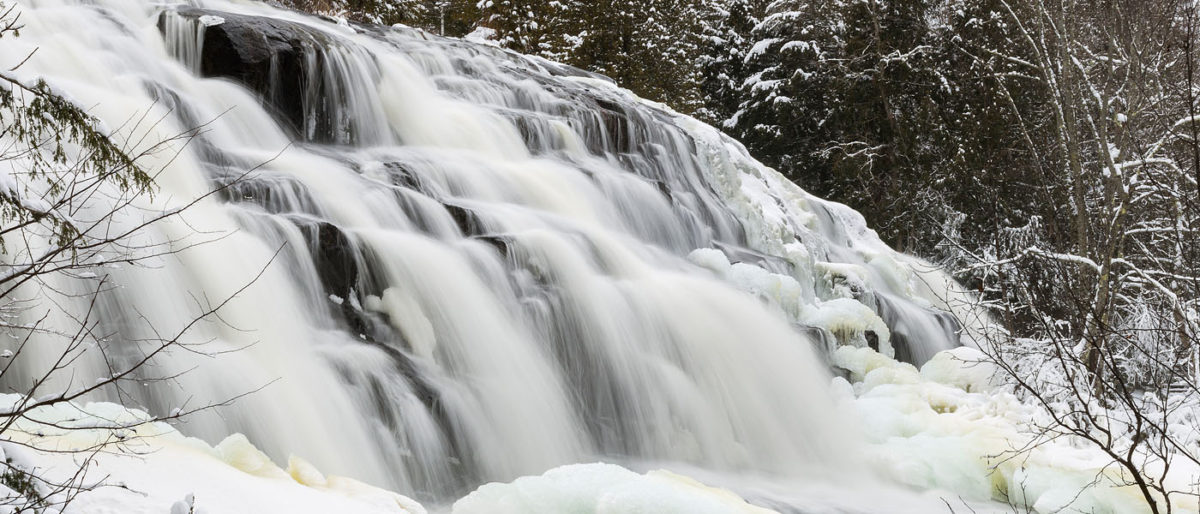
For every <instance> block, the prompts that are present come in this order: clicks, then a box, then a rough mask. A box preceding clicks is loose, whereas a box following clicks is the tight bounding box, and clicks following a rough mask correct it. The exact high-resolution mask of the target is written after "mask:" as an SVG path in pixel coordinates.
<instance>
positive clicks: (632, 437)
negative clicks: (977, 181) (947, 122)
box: [0, 0, 959, 502]
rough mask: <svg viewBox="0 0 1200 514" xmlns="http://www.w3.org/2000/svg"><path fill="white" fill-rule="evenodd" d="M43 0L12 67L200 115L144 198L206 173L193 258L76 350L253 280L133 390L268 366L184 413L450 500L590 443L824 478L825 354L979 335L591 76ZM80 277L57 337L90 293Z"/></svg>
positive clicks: (602, 451)
mask: <svg viewBox="0 0 1200 514" xmlns="http://www.w3.org/2000/svg"><path fill="white" fill-rule="evenodd" d="M22 5H23V15H22V21H23V22H24V24H25V25H26V28H25V29H23V30H22V35H21V37H20V38H18V39H16V40H14V41H9V42H6V44H5V45H4V46H3V47H2V50H0V55H3V56H4V57H5V58H6V61H5V62H19V61H21V59H22V58H23V57H24V56H25V55H26V54H27V53H29V51H31V50H32V49H33V48H38V51H37V53H36V54H35V57H34V58H32V59H30V60H29V62H28V63H26V65H25V66H23V67H21V68H20V69H19V70H18V71H17V72H15V73H19V74H24V75H27V76H39V77H44V78H45V79H46V80H47V81H48V82H49V83H51V84H52V85H54V86H55V87H56V88H59V89H61V90H63V91H69V92H70V94H71V96H72V98H73V99H74V100H75V101H76V102H77V103H78V104H79V105H83V106H88V107H89V108H91V109H92V111H93V112H94V113H95V115H96V116H97V117H99V118H100V119H101V120H103V121H104V122H105V124H107V125H108V126H112V127H120V126H129V123H130V122H129V120H131V119H134V120H137V119H141V120H150V121H152V122H153V123H144V124H142V125H140V126H138V130H137V131H136V135H124V136H122V137H125V138H127V139H128V144H129V145H130V146H131V147H133V148H139V145H146V144H149V143H150V142H152V141H161V140H165V139H168V138H170V137H172V136H173V135H176V134H179V133H183V132H186V131H188V130H190V129H194V128H196V127H203V129H202V130H201V131H200V133H199V135H197V136H196V138H195V139H194V140H191V141H190V142H188V144H187V145H186V146H182V145H180V146H178V147H177V148H176V151H173V152H166V153H156V154H153V155H150V156H148V157H147V159H148V160H147V162H146V165H147V167H148V168H149V169H154V170H160V171H161V172H160V173H159V175H158V177H157V183H158V186H159V188H160V191H159V192H158V193H157V194H156V195H154V197H153V198H152V199H150V198H146V199H142V200H141V202H142V203H141V204H139V205H137V206H136V207H138V210H133V209H132V208H131V212H130V214H129V216H128V219H124V220H123V221H122V222H123V223H128V224H136V223H137V221H138V220H139V219H142V218H141V216H146V215H148V214H146V213H149V212H161V211H163V210H164V209H171V208H177V207H180V206H183V205H187V204H189V202H191V201H192V200H194V199H197V198H202V200H201V201H199V202H198V203H196V204H195V205H193V206H191V207H189V208H188V209H186V210H185V211H183V214H182V215H181V216H180V217H178V218H174V219H171V220H168V221H166V222H163V223H159V224H156V225H154V226H153V227H152V231H151V234H149V235H147V236H146V237H149V238H154V239H155V240H156V241H158V242H168V243H169V244H171V245H172V247H173V248H177V249H179V250H180V251H179V252H178V253H173V254H169V255H163V256H161V257H158V258H156V259H154V260H153V262H152V265H139V266H132V265H122V264H111V263H97V264H96V270H95V273H96V276H98V277H103V278H104V279H105V280H106V281H107V282H108V283H110V284H116V285H117V287H112V288H107V289H104V290H103V291H102V292H101V293H100V296H99V298H98V301H97V302H96V315H95V317H96V319H97V320H98V322H99V323H100V325H101V326H100V327H99V329H98V330H97V333H102V334H105V336H104V337H105V338H106V340H107V341H110V342H112V344H113V347H115V348H118V349H121V351H119V352H118V354H117V355H106V356H101V355H99V354H98V352H93V353H92V354H89V355H88V356H87V358H85V359H81V360H80V361H79V362H78V363H77V364H76V366H77V367H78V370H79V371H78V373H77V374H78V375H80V376H86V375H89V374H90V375H95V376H99V375H103V374H104V373H106V369H107V368H106V367H105V359H117V360H118V361H119V360H121V359H124V360H126V361H129V360H132V359H136V358H137V356H138V355H139V354H140V352H143V351H145V350H144V349H143V348H139V346H138V345H139V344H140V343H139V341H143V340H146V339H148V338H150V337H151V336H152V335H153V331H158V332H162V333H171V332H173V331H176V330H178V329H180V328H181V327H182V326H185V325H186V324H187V323H189V322H190V321H191V320H193V319H194V318H195V317H196V316H197V315H198V313H199V312H201V311H202V309H203V307H202V305H203V302H204V299H209V300H213V299H222V298H227V297H230V296H231V295H234V293H236V295H235V296H234V297H233V298H232V300H231V301H230V302H229V303H228V304H227V305H226V306H224V307H223V308H222V309H221V310H220V320H219V322H218V321H217V320H208V321H205V322H204V323H202V324H200V325H199V326H197V327H196V328H195V329H194V330H192V331H190V332H189V333H188V336H187V337H188V340H187V342H188V343H189V344H193V345H196V347H198V348H203V349H204V350H205V351H202V352H191V351H184V350H180V349H172V350H171V351H169V352H167V353H166V354H164V355H163V356H161V357H159V358H157V359H156V360H155V366H154V372H155V373H157V374H160V375H163V374H167V375H178V378H176V379H174V380H172V381H169V382H162V383H157V384H154V385H153V387H146V388H144V389H143V390H132V391H124V394H126V395H128V396H127V398H129V399H130V401H132V402H133V403H135V404H137V405H138V406H140V407H143V408H145V409H147V410H148V411H150V412H157V413H162V412H170V411H171V410H172V409H175V408H179V407H181V406H184V405H195V404H204V403H205V402H221V401H224V400H225V399H228V398H231V397H234V396H238V395H242V394H244V393H247V392H251V391H253V392H252V393H251V394H248V395H246V396H244V397H240V398H238V399H237V400H236V401H235V402H233V403H232V404H231V405H229V406H227V407H224V408H221V409H218V410H215V411H205V412H202V413H199V414H197V415H195V416H192V417H189V418H188V419H187V420H186V421H185V422H183V423H182V424H181V425H180V430H181V431H183V432H184V433H186V434H188V435H193V436H197V437H201V438H204V439H208V440H219V439H220V438H221V437H223V436H225V435H227V434H229V433H232V432H242V433H245V434H246V435H247V436H248V437H249V438H250V440H252V441H254V442H255V444H256V445H258V446H259V447H261V448H262V449H263V450H264V451H266V452H267V453H269V454H270V455H272V456H273V457H275V458H277V459H282V458H285V457H286V456H287V455H288V454H290V453H291V454H297V455H301V456H303V457H304V458H306V459H308V460H310V461H312V462H314V463H315V464H317V465H318V466H319V467H320V468H321V469H323V470H325V471H327V472H331V473H337V474H343V475H348V476H352V477H355V478H358V479H361V480H365V481H368V482H372V483H375V484H379V485H384V486H388V487H392V488H395V489H397V490H399V491H401V492H404V493H406V494H411V495H413V496H414V497H417V498H419V499H422V500H427V501H434V502H437V501H445V500H448V499H453V498H455V497H457V496H459V495H461V494H463V493H464V492H466V491H469V490H471V489H473V488H474V487H476V486H478V485H479V484H481V483H483V482H485V481H491V480H508V479H511V478H513V477H516V476H519V475H524V474H536V473H541V472H543V471H545V470H546V469H549V468H551V467H554V466H557V465H561V464H566V463H574V462H587V461H594V460H609V461H618V462H632V463H636V462H656V463H679V464H680V465H686V466H689V467H694V468H696V469H705V470H711V471H712V472H714V473H742V472H745V473H753V474H763V475H770V476H785V477H786V476H803V475H805V474H806V473H809V474H811V473H814V472H821V473H824V472H828V471H829V470H838V469H844V468H848V467H852V466H853V462H852V459H850V458H849V457H848V456H849V455H851V454H853V452H854V451H855V450H854V447H855V444H856V443H855V436H854V427H853V424H852V422H851V421H850V420H849V419H845V418H844V417H843V416H842V414H840V413H839V411H838V410H837V409H836V408H834V406H833V404H832V401H831V399H830V397H829V392H828V386H829V382H830V378H831V377H832V376H833V375H832V374H831V371H830V369H829V367H828V365H827V364H826V362H827V359H826V352H827V351H828V350H829V349H830V347H832V346H833V345H837V344H857V345H871V346H874V347H877V348H880V350H881V351H884V352H894V354H895V355H897V356H898V357H900V358H906V359H909V360H911V361H913V362H915V363H917V364H920V362H923V361H924V360H926V359H928V358H930V357H931V356H932V355H933V354H934V353H936V352H937V351H938V350H940V349H945V348H951V347H954V346H957V345H958V344H959V343H958V340H957V335H956V333H957V331H958V330H957V327H956V326H955V325H954V324H953V323H952V322H950V321H948V319H949V318H948V317H947V316H946V315H945V314H943V313H941V311H939V310H938V309H937V307H938V306H939V305H941V304H940V303H939V300H938V298H937V297H936V295H933V294H930V289H929V288H928V287H924V286H922V285H921V284H919V282H921V280H922V278H921V277H922V274H921V272H920V271H916V268H917V267H918V265H917V263H916V261H915V259H912V258H910V257H905V256H902V255H899V254H897V253H895V252H893V251H892V250H890V249H888V248H887V247H886V246H885V245H884V244H883V243H881V242H880V241H879V239H878V237H876V236H875V234H874V233H873V232H871V231H870V230H869V229H868V228H867V227H866V226H865V224H864V223H863V221H862V218H861V216H859V215H858V214H857V213H855V212H853V211H852V210H850V209H849V208H847V207H845V206H841V205H837V204H833V203H829V202H825V201H823V200H820V199H818V198H814V197H812V196H809V195H808V194H807V193H805V192H803V191H802V190H801V189H800V188H799V187H797V186H795V185H793V184H791V183H789V182H787V181H786V180H785V179H783V178H782V177H780V176H779V175H778V174H777V173H775V172H774V171H772V170H770V169H768V168H765V167H764V166H762V165H761V164H759V163H757V162H756V161H754V160H753V159H752V158H751V157H749V156H748V155H747V154H746V152H745V150H744V149H743V148H742V147H741V146H740V145H739V144H737V143H736V142H734V141H732V140H730V139H729V138H727V137H725V136H722V135H720V134H719V133H718V132H717V131H716V130H715V129H712V128H711V127H707V126H704V125H702V124H700V123H699V122H696V121H695V120H692V119H690V118H688V117H686V116H682V115H679V114H676V113H673V112H671V111H670V110H669V109H667V108H665V107H663V106H658V105H654V104H652V103H650V102H646V101H642V100H639V99H637V98H636V97H634V96H633V95H631V94H630V93H628V92H627V91H624V90H622V89H620V88H618V87H616V86H615V85H613V84H612V83H611V82H609V81H608V80H607V79H604V78H602V77H598V76H595V75H592V74H589V73H586V72H583V71H581V70H576V69H572V68H569V67H566V66H562V65H558V64H554V63H550V62H546V61H544V60H539V59H533V58H529V57H525V56H521V55H518V54H515V53H511V52H507V51H504V50H501V49H498V48H493V47H489V46H483V45H478V44H472V43H467V42H464V41H459V40H453V39H445V38H440V37H435V36H432V35H430V34H427V33H425V32H422V31H419V30H415V29H410V28H406V27H400V26H397V27H394V28H383V27H374V26H366V25H357V24H348V23H346V22H344V21H338V20H329V19H321V18H317V17H313V16H308V15H302V14H299V13H295V12H290V11H284V10H280V9H275V8H271V7H268V6H265V5H262V4H257V3H250V2H239V1H226V0H212V1H209V0H204V1H201V2H198V3H196V4H193V5H188V6H184V5H172V6H163V5H161V4H158V3H153V2H137V1H132V0H128V1H123V0H96V1H88V2H70V1H63V0H28V1H25V2H23V4H22ZM155 120H157V121H155ZM214 190H216V191H218V194H216V195H210V196H205V195H206V194H207V193H209V192H211V191H214ZM54 280H55V285H56V289H57V290H60V291H86V290H88V288H89V287H90V285H89V284H92V283H93V282H94V281H95V280H97V278H94V277H88V278H80V277H58V278H55V279H54ZM247 286H248V287H247ZM242 288H245V289H244V290H242ZM41 294H50V293H45V292H43V293H41ZM60 300H61V301H62V302H64V304H65V305H67V306H68V307H67V308H66V309H64V312H65V313H60V314H56V315H54V316H52V317H51V319H50V320H49V322H50V323H52V324H56V326H59V327H62V328H64V329H66V328H68V327H70V326H71V322H72V320H71V316H69V315H68V314H69V313H76V314H78V313H80V312H84V311H86V309H87V308H88V306H87V305H84V304H82V302H81V301H80V300H79V299H73V298H70V297H66V298H62V299H60ZM71 302H75V303H77V304H78V305H75V304H72V303H71ZM846 302H849V303H848V304H847V303H846ZM845 305H855V306H857V307H855V308H856V309H859V310H853V309H852V310H850V311H847V310H845V309H844V308H843V307H844V306H845ZM863 309H865V310H863ZM885 325H886V328H883V327H884V326H885ZM4 344H8V341H6V342H5V343H4ZM55 350H56V347H55V346H54V345H53V344H50V343H47V344H45V345H37V349H36V350H34V351H31V353H29V354H27V355H23V356H22V358H23V362H21V369H20V370H18V373H15V374H14V375H13V378H11V380H12V384H19V383H21V382H20V381H21V380H23V379H26V378H27V377H28V376H29V375H32V374H34V373H37V370H39V369H41V368H42V367H44V366H46V365H47V363H48V362H50V359H53V358H54V357H55V355H56V352H55ZM21 373H25V374H26V375H25V376H22V377H17V376H16V375H19V374H21ZM6 378H7V377H6ZM13 387H16V386H15V385H14V386H13ZM109 394H113V392H112V391H109Z"/></svg>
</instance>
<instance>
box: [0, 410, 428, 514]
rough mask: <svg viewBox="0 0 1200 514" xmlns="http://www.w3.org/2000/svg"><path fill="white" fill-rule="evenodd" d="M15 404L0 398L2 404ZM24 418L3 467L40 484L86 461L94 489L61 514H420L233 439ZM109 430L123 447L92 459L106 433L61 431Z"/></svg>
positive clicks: (68, 417) (110, 418)
mask: <svg viewBox="0 0 1200 514" xmlns="http://www.w3.org/2000/svg"><path fill="white" fill-rule="evenodd" d="M20 400H21V398H20V397H18V396H14V395H5V396H3V397H0V402H2V403H6V404H15V403H16V402H19V401H20ZM30 418H31V419H37V420H38V421H39V422H33V421H31V420H30V419H23V420H20V421H19V422H18V423H16V424H15V425H14V426H13V428H11V429H10V430H8V431H7V432H5V434H4V435H5V438H6V439H7V440H8V441H10V442H5V443H0V449H2V450H3V452H4V454H5V455H6V456H7V457H8V458H9V459H10V462H17V463H19V465H20V466H22V468H23V469H37V470H38V473H39V476H42V477H44V478H46V479H50V480H64V479H67V478H68V477H70V476H72V475H73V474H75V473H76V472H77V471H78V470H79V469H80V467H79V466H80V463H81V462H82V459H83V458H85V457H92V462H91V464H89V466H88V470H87V473H86V475H84V476H83V477H82V482H81V483H91V484H100V486H99V487H95V488H93V489H92V490H88V491H83V492H80V493H79V494H78V496H76V497H75V498H74V500H73V501H72V502H71V504H70V506H69V508H68V509H67V510H66V512H67V513H68V514H71V513H76V514H84V513H88V514H99V513H122V514H162V513H165V512H171V513H175V512H185V513H190V514H200V513H204V514H233V513H258V512H286V513H289V514H307V513H312V514H328V513H330V512H353V513H362V514H425V509H424V508H422V507H421V506H420V505H419V504H418V503H416V502H415V501H413V500H411V499H409V498H406V497H403V496H400V495H398V494H395V493H392V492H389V491H385V490H383V489H378V488H376V487H372V486H369V485H367V484H363V483H361V482H357V481H355V480H351V479H348V478H342V477H336V476H329V477H326V476H325V475H323V474H321V472H320V471H318V470H316V468H315V467H313V466H312V465H311V464H308V463H307V462H305V461H303V460H302V459H300V458H298V457H294V458H292V459H290V460H289V465H288V471H284V470H282V469H280V468H279V467H278V466H277V465H275V464H274V463H273V462H272V461H271V460H270V459H269V458H268V457H267V456H266V455H265V454H264V453H262V451H260V450H258V449H257V448H256V447H254V445H253V444H251V443H250V441H249V440H248V439H246V437H245V436H243V435H241V434H234V435H231V436H229V437H228V438H226V439H225V440H224V441H222V442H221V443H220V444H218V445H217V446H215V447H213V446H209V445H208V444H206V443H205V442H203V441H201V440H199V439H193V438H189V437H185V436H183V435H181V434H180V433H179V432H177V431H175V430H174V429H173V428H171V427H170V426H168V425H166V424H164V423H158V422H146V421H148V420H151V419H152V418H151V416H150V415H149V414H147V413H145V412H141V411H137V410H134V409H129V408H126V407H123V406H120V405H117V404H112V403H89V404H86V405H76V404H68V403H63V404H59V405H57V406H54V407H47V408H39V409H37V410H35V411H34V412H32V413H30ZM139 421H141V422H144V423H143V424H138V422H139ZM113 422H123V423H132V424H133V425H131V429H129V430H124V432H126V433H127V434H129V436H130V437H127V438H126V440H125V441H124V442H123V443H122V444H121V445H120V446H111V445H110V446H108V447H107V448H106V451H104V452H100V453H94V452H93V451H90V450H88V449H94V448H95V447H96V446H95V445H96V444H99V443H101V442H104V441H111V439H110V437H111V436H112V435H113V434H114V433H115V432H114V431H113V430H109V429H65V428H63V427H87V426H99V425H111V424H112V423H113ZM51 425H54V426H51ZM14 443H15V444H14ZM118 484H119V485H120V487H115V486H116V485H118ZM0 494H3V491H0Z"/></svg>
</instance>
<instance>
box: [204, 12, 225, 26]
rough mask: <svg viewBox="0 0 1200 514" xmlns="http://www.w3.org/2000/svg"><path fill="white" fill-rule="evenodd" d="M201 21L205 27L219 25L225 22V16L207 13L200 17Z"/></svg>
mask: <svg viewBox="0 0 1200 514" xmlns="http://www.w3.org/2000/svg"><path fill="white" fill-rule="evenodd" d="M200 23H201V24H203V25H204V26H205V27H215V26H217V25H220V24H222V23H225V18H222V17H220V16H213V15H211V14H206V15H204V16H201V17H200Z"/></svg>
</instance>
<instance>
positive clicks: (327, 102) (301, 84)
mask: <svg viewBox="0 0 1200 514" xmlns="http://www.w3.org/2000/svg"><path fill="white" fill-rule="evenodd" d="M173 14H174V15H178V16H180V17H182V18H184V19H188V20H191V21H192V22H193V23H196V24H202V22H201V21H200V17H202V16H206V15H207V16H216V17H219V18H221V19H222V20H224V21H223V22H222V23H218V24H214V25H209V26H206V27H204V28H203V51H202V53H201V55H200V63H199V71H200V75H201V76H203V77H218V78H225V79H229V80H232V81H235V82H237V83H239V84H241V85H243V86H245V87H246V88H247V89H250V90H251V91H254V92H255V93H257V94H258V96H259V98H260V99H261V100H262V102H263V105H264V106H266V107H267V108H268V109H269V110H271V111H273V114H274V115H275V117H276V119H277V121H279V123H280V124H281V125H283V126H284V128H285V129H286V130H289V131H290V132H292V134H293V135H294V136H295V137H296V138H298V139H303V140H307V141H313V142H318V143H338V144H352V143H355V142H356V141H357V139H359V138H360V137H362V136H364V135H363V134H356V133H355V126H356V125H355V123H354V120H353V119H351V118H352V116H351V115H350V113H348V112H347V111H346V109H345V106H344V105H342V104H343V103H344V100H345V99H344V98H342V95H343V92H344V91H345V90H346V89H347V81H350V80H371V79H374V77H360V76H355V77H346V76H343V75H342V74H333V75H328V74H326V73H324V69H325V67H327V66H328V65H329V61H330V52H331V51H332V50H333V49H334V48H335V47H336V46H337V45H338V44H339V43H338V42H336V41H334V40H332V39H331V38H330V37H329V36H327V35H326V34H324V33H323V32H321V31H319V30H316V29H313V28H310V27H308V26H305V25H302V24H298V23H293V22H288V21H284V20H278V19H273V18H264V17H259V16H247V15H241V14H233V13H227V12H222V11H213V10H208V9H199V8H192V7H185V8H180V9H178V10H177V11H174V13H171V12H164V13H163V14H162V15H161V16H160V17H159V22H158V26H159V30H160V31H162V32H164V33H165V32H166V24H167V21H166V17H167V16H171V15H173Z"/></svg>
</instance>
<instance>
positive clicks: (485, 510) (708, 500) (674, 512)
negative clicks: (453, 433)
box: [453, 464, 777, 514]
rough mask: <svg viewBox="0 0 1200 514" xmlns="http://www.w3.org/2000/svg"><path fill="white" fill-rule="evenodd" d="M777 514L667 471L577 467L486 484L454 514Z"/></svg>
mask: <svg viewBox="0 0 1200 514" xmlns="http://www.w3.org/2000/svg"><path fill="white" fill-rule="evenodd" d="M773 513H774V514H777V513H775V511H773V510H768V509H764V508H761V507H756V506H754V505H750V504H749V503H746V501H745V500H743V499H742V498H741V497H739V496H737V495H736V494H733V493H731V492H729V491H725V490H723V489H715V488H711V487H708V486H706V485H704V484H701V483H700V482H697V481H695V480H692V479H690V478H687V477H684V476H681V475H676V474H674V473H670V472H667V471H651V472H649V473H646V474H644V475H640V474H638V473H634V472H633V471H630V470H628V469H625V468H622V467H620V466H614V465H611V464H576V465H571V466H563V467H560V468H556V469H552V470H550V471H547V472H546V473H545V474H544V475H541V476H532V477H522V478H518V479H516V480H515V481H513V482H511V483H507V484H501V483H492V484H487V485H484V486H482V487H480V488H479V489H477V490H476V491H475V492H473V493H471V494H469V495H467V496H466V497H464V498H462V499H461V500H458V501H457V502H455V504H454V510H453V514H773Z"/></svg>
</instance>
